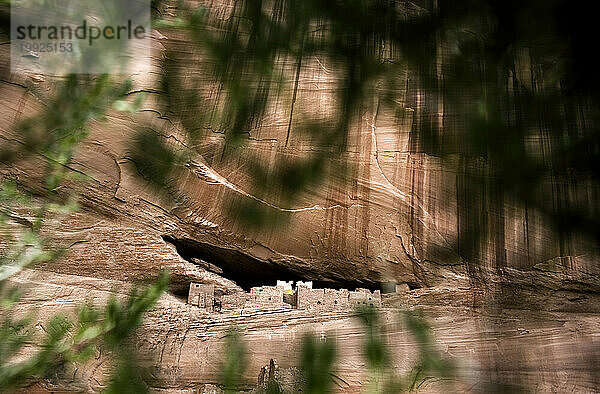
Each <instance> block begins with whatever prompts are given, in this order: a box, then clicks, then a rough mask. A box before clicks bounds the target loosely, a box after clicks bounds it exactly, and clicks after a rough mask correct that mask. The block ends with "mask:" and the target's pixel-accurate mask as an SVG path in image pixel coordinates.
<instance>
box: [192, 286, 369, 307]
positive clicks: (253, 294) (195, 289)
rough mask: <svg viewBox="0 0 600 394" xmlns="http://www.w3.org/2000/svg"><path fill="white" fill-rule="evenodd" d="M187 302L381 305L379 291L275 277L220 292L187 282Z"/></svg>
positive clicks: (212, 304)
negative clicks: (247, 288) (244, 288)
mask: <svg viewBox="0 0 600 394" xmlns="http://www.w3.org/2000/svg"><path fill="white" fill-rule="evenodd" d="M188 304H190V305H195V306H197V307H200V308H202V309H204V310H206V311H207V312H211V313H218V312H224V311H234V310H242V309H262V310H264V309H277V310H280V309H305V310H312V311H315V312H319V311H331V310H350V309H352V308H354V307H357V306H360V305H365V306H366V305H370V306H376V307H377V306H380V305H381V292H380V291H379V290H375V291H373V292H371V291H370V290H368V289H356V291H349V290H346V289H328V288H325V289H313V283H312V282H310V281H309V282H303V281H297V282H296V285H295V286H293V281H281V280H278V281H277V284H276V285H275V286H260V287H252V288H251V289H250V292H238V293H234V294H221V293H220V292H219V291H217V290H215V285H212V284H200V283H194V282H192V283H190V291H189V295H188Z"/></svg>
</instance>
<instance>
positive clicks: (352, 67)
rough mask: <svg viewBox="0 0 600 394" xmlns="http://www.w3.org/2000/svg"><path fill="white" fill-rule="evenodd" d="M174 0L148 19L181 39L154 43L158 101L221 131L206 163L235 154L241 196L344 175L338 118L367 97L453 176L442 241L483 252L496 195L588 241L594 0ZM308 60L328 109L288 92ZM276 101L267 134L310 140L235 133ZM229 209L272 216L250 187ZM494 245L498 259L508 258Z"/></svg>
mask: <svg viewBox="0 0 600 394" xmlns="http://www.w3.org/2000/svg"><path fill="white" fill-rule="evenodd" d="M160 4H161V3H160V1H157V2H156V7H157V9H161V6H160ZM177 11H178V14H177V15H176V16H175V17H173V18H171V17H168V18H163V19H159V20H158V21H157V22H156V26H157V27H158V28H160V29H166V30H165V31H167V32H168V34H173V35H174V36H178V35H181V36H185V37H186V38H185V39H186V45H187V41H190V42H189V46H187V47H186V49H185V51H184V50H182V48H181V47H180V46H178V45H173V46H167V52H168V53H167V54H166V56H165V58H164V64H163V67H162V70H163V73H162V92H163V94H162V95H161V97H162V98H163V102H164V109H165V111H166V112H168V113H169V114H170V115H169V116H170V117H173V119H176V120H177V121H179V122H180V123H181V125H182V126H183V128H184V129H185V131H186V132H187V134H188V136H189V140H190V142H191V144H192V145H193V146H203V145H202V143H201V142H202V141H203V138H205V137H206V136H207V135H211V134H213V133H219V134H222V135H223V136H224V139H225V147H224V148H223V149H222V154H221V157H219V158H217V160H216V161H218V162H219V163H221V164H222V163H237V162H238V161H237V160H239V157H240V156H241V155H242V154H243V161H244V166H245V169H244V170H247V173H248V174H250V177H251V178H252V185H253V186H252V187H253V190H251V192H252V194H253V195H256V196H262V197H265V198H275V199H277V201H276V202H277V204H278V205H280V206H283V207H291V206H292V205H293V202H294V201H296V200H297V199H298V197H299V195H300V194H301V193H302V192H303V191H305V190H307V189H309V188H310V187H311V186H314V185H316V184H318V183H319V182H323V180H324V179H327V177H328V176H329V177H331V176H333V177H335V178H336V181H337V182H340V183H343V182H344V181H345V180H347V179H348V177H347V174H348V171H352V165H349V164H348V163H349V162H351V159H349V157H350V156H351V155H349V154H348V152H347V148H348V138H349V136H350V135H351V134H350V127H351V125H353V124H355V122H356V120H357V119H359V118H360V116H362V115H361V114H364V113H365V112H366V111H367V112H368V115H369V116H370V117H372V118H373V119H371V120H370V122H372V123H373V125H374V126H376V125H377V116H378V115H383V114H384V112H385V113H388V114H389V113H391V114H393V115H394V116H395V117H396V119H397V121H396V122H397V123H396V124H398V125H402V127H399V130H398V132H399V133H406V131H408V153H410V154H414V155H419V154H425V155H427V156H428V157H435V158H439V159H440V160H441V163H442V168H443V169H444V171H445V173H447V174H449V175H448V176H452V177H455V178H456V179H455V182H456V188H457V190H456V195H453V196H452V198H456V199H457V202H456V205H457V207H456V212H451V214H453V215H454V214H457V215H458V217H459V220H458V223H459V237H458V239H456V240H455V249H456V250H457V251H458V252H459V253H460V254H461V255H462V256H463V257H465V258H466V259H467V260H468V261H470V262H476V261H477V260H478V259H479V258H480V257H481V250H480V249H481V245H482V244H485V243H484V242H482V240H485V239H491V238H493V237H496V238H501V237H502V236H503V230H502V221H503V220H504V218H505V216H506V211H505V204H507V202H509V201H517V202H518V203H519V204H520V207H523V209H524V210H525V214H526V215H528V217H530V218H532V220H534V221H535V220H537V219H536V218H537V217H538V216H535V215H540V217H542V218H543V219H540V220H544V221H545V220H547V221H548V223H549V224H551V225H553V228H554V230H556V234H557V236H558V241H559V242H558V244H559V245H558V247H557V250H556V253H557V254H558V255H561V256H563V255H569V253H573V249H572V245H571V244H570V240H571V239H572V238H571V237H573V238H574V239H582V240H584V241H585V240H591V241H592V242H596V243H598V241H600V230H599V227H598V226H596V223H597V222H598V219H600V217H599V215H600V210H599V209H598V203H597V198H596V196H597V195H598V192H599V191H600V166H599V165H598V163H599V161H598V157H599V153H600V133H599V132H598V120H599V114H600V112H599V110H598V108H600V106H599V105H598V104H600V103H599V102H598V98H599V97H598V92H599V91H600V89H599V87H600V83H599V82H600V79H599V77H598V73H597V72H596V71H595V69H594V66H593V65H594V62H593V61H590V59H589V53H591V52H593V48H594V40H595V36H596V34H595V31H594V26H595V21H594V20H593V19H592V18H594V16H593V15H594V14H593V13H591V12H586V11H585V7H584V8H583V9H582V8H580V7H578V6H576V5H573V4H572V3H571V2H569V1H566V0H551V1H542V0H530V1H516V0H510V1H504V0H503V1H500V0H467V1H461V2H459V3H457V2H455V1H450V0H418V1H413V2H409V1H396V0H343V1H337V0H335V1H334V0H274V1H261V0H242V1H236V2H235V3H233V4H232V7H231V8H228V9H223V8H221V7H219V6H217V5H215V4H212V5H210V6H206V7H203V6H200V5H193V6H192V5H191V4H189V3H184V2H182V3H180V4H179V8H178V10H177ZM315 59H316V60H317V61H319V64H320V66H315V65H314V63H315ZM307 67H324V68H326V70H325V71H326V73H327V74H329V75H328V78H331V81H329V82H328V83H330V84H331V89H329V88H328V89H327V92H329V91H333V92H335V95H336V97H335V99H334V100H332V101H331V106H332V108H330V110H331V111H329V112H328V115H325V116H324V115H319V113H321V112H319V111H310V110H308V111H306V109H305V110H304V112H301V110H300V109H299V108H298V106H296V107H295V106H294V105H295V104H297V103H296V101H297V96H298V86H299V83H298V78H299V76H300V75H301V74H302V71H304V70H306V68H307ZM207 92H212V93H211V94H208V93H207ZM323 94H325V93H323ZM304 99H306V96H304ZM274 101H277V102H285V103H287V104H286V105H289V107H290V110H289V119H288V121H287V123H288V124H287V136H286V138H285V141H283V140H281V141H278V142H277V143H278V145H279V147H280V148H281V149H283V152H286V149H287V148H293V147H294V146H295V145H294V144H293V143H294V141H296V140H298V141H302V142H301V145H302V146H303V148H305V149H304V151H306V152H308V153H306V154H303V155H299V154H297V152H294V150H293V149H292V150H289V151H288V154H284V155H280V156H278V157H279V159H278V161H277V162H276V163H274V164H273V163H265V162H264V160H261V159H260V158H259V157H254V156H252V150H241V148H242V147H243V146H244V145H245V144H247V143H248V142H249V141H250V140H251V139H252V138H255V137H256V136H259V135H260V128H261V125H262V123H263V122H270V121H271V120H270V118H269V116H271V115H273V114H272V113H270V112H269V111H271V109H272V103H273V102H274ZM403 128H407V129H408V130H404V129H403ZM278 135H280V134H278ZM278 138H279V137H278ZM306 148H310V149H306ZM304 151H303V152H304ZM242 152H243V153H242ZM148 156H149V157H150V155H148ZM150 158H151V157H150ZM213 159H214V158H213ZM418 197H419V196H417V198H418ZM234 203H235V204H238V203H237V202H234ZM449 206H454V204H449ZM234 209H235V210H234V211H233V212H235V215H232V216H234V217H236V218H238V219H242V220H244V222H245V223H257V224H271V223H276V222H278V221H280V220H277V219H275V217H276V216H278V215H279V216H281V215H285V213H281V212H277V211H276V210H274V209H272V207H269V206H268V205H265V204H260V203H258V202H256V201H251V202H245V203H242V205H237V206H236V207H234ZM544 223H545V222H544ZM499 242H501V241H499ZM497 258H498V260H499V261H498V264H499V265H500V266H501V265H503V264H504V260H505V257H503V256H502V255H501V253H500V252H499V254H498V256H497Z"/></svg>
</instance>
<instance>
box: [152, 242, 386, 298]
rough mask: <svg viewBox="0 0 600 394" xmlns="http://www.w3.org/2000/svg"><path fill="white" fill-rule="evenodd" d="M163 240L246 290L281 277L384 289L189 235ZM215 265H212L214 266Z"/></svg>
mask: <svg viewBox="0 0 600 394" xmlns="http://www.w3.org/2000/svg"><path fill="white" fill-rule="evenodd" d="M162 239H163V240H164V241H165V242H168V243H170V244H172V245H174V246H175V248H176V249H177V253H178V254H179V255H180V256H181V257H182V258H183V259H185V260H187V261H189V262H191V263H192V264H195V265H198V266H201V268H204V269H207V267H206V266H209V267H208V270H209V271H212V272H215V273H217V274H218V275H221V276H222V277H224V278H227V279H229V280H231V281H233V282H235V283H236V284H237V285H238V286H240V287H241V288H243V289H244V290H245V291H249V290H250V288H252V287H259V286H274V285H275V283H276V281H277V280H285V281H312V282H313V287H314V288H332V289H342V288H343V289H348V290H354V289H356V288H364V289H369V290H371V291H373V290H381V289H382V287H385V286H382V283H379V282H376V281H368V282H367V281H357V280H346V279H343V278H333V277H317V275H314V276H312V275H310V273H299V272H296V271H295V270H293V269H291V268H290V267H288V266H286V265H285V261H283V262H275V261H272V260H271V259H267V260H260V259H257V258H256V257H253V256H250V255H249V254H247V253H244V252H242V251H239V250H236V249H228V248H223V247H219V246H215V245H211V244H208V243H204V242H199V241H196V240H193V239H189V238H175V237H172V236H169V235H163V236H162ZM211 267H212V268H211Z"/></svg>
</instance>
